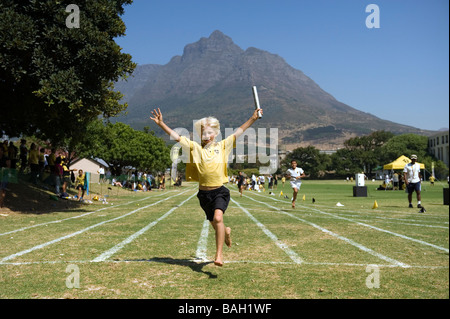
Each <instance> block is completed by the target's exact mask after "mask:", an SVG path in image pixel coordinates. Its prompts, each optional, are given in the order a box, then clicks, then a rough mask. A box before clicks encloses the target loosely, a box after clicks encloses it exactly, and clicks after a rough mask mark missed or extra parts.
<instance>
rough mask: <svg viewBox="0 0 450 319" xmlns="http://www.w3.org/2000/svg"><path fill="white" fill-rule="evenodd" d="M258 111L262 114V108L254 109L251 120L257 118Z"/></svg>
mask: <svg viewBox="0 0 450 319" xmlns="http://www.w3.org/2000/svg"><path fill="white" fill-rule="evenodd" d="M259 112H261V116H262V115H263V109H256V110H255V111H254V112H253V115H252V120H254V121H256V120H258V119H259V115H258V113H259Z"/></svg>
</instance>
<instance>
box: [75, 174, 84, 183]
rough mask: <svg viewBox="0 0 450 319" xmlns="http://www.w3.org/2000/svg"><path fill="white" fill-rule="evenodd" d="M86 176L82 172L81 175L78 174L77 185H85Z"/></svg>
mask: <svg viewBox="0 0 450 319" xmlns="http://www.w3.org/2000/svg"><path fill="white" fill-rule="evenodd" d="M84 177H85V175H84V174H82V175H81V176H80V175H79V174H78V175H77V177H76V178H75V185H77V186H78V185H84Z"/></svg>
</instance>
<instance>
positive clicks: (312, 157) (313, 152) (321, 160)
mask: <svg viewBox="0 0 450 319" xmlns="http://www.w3.org/2000/svg"><path fill="white" fill-rule="evenodd" d="M291 160H296V161H297V164H298V167H301V168H302V169H303V170H304V171H305V174H306V175H307V176H309V177H310V178H319V177H322V176H323V175H324V173H325V169H326V168H327V166H328V164H329V163H330V158H329V156H328V155H326V154H322V153H320V151H319V150H318V149H317V148H315V147H314V146H307V147H299V148H296V149H294V150H293V151H292V153H290V154H288V155H287V156H286V158H285V160H284V161H283V162H282V163H281V166H282V170H283V172H285V171H286V170H287V169H288V168H289V167H290V166H291V164H290V163H291Z"/></svg>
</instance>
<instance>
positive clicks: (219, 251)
mask: <svg viewBox="0 0 450 319" xmlns="http://www.w3.org/2000/svg"><path fill="white" fill-rule="evenodd" d="M259 111H260V112H261V114H262V110H261V109H260V110H259ZM152 115H153V117H151V116H150V119H152V120H153V121H154V122H155V123H156V124H157V125H158V126H159V127H160V128H162V129H163V130H164V132H166V133H167V134H168V135H170V136H171V138H172V139H173V140H175V141H177V142H179V143H180V144H181V146H182V147H183V149H186V150H189V156H190V161H189V163H187V164H186V179H187V180H195V181H198V182H199V191H198V193H197V197H198V199H199V201H200V206H201V207H202V209H203V210H204V212H205V214H206V218H207V219H208V220H209V221H210V223H211V225H212V227H213V228H214V230H215V232H216V256H215V260H214V264H215V265H216V266H223V243H224V242H225V244H226V245H227V246H228V247H231V228H230V227H225V224H224V221H223V214H224V213H225V210H226V209H227V207H228V203H229V202H230V191H229V190H228V188H226V187H224V186H223V184H224V183H227V182H228V176H227V175H228V174H227V159H228V155H229V154H230V152H231V151H232V149H233V147H235V144H236V139H237V138H238V137H239V136H241V134H242V133H243V132H244V131H245V130H246V129H248V128H249V127H250V126H251V125H252V124H253V123H255V121H256V120H257V119H258V110H255V111H254V112H253V115H252V116H251V117H250V118H249V119H248V121H247V122H245V123H244V124H242V126H241V127H240V128H238V129H237V130H236V132H235V133H233V134H231V135H230V136H228V137H227V138H226V139H224V140H222V141H221V142H216V141H215V138H216V136H217V135H218V134H219V133H220V123H219V121H218V120H217V119H216V118H214V117H207V118H203V119H201V120H199V121H197V122H196V123H195V124H194V127H195V129H196V131H197V132H198V133H199V135H200V137H201V145H199V144H198V143H196V142H194V141H191V140H189V139H188V138H186V137H184V136H180V135H178V133H176V132H175V131H173V130H172V129H171V128H169V127H168V126H167V125H166V124H165V123H164V122H163V116H162V113H161V110H160V109H159V108H158V110H156V109H154V110H153V111H152Z"/></svg>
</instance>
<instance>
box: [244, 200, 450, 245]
mask: <svg viewBox="0 0 450 319" xmlns="http://www.w3.org/2000/svg"><path fill="white" fill-rule="evenodd" d="M255 195H256V196H260V195H257V194H255ZM247 197H248V196H247ZM260 197H264V196H260ZM249 198H250V197H249ZM269 198H270V199H272V200H275V201H278V202H282V203H286V202H285V201H281V200H279V199H276V198H271V197H269ZM299 207H302V208H304V209H307V210H310V211H313V212H317V213H319V214H324V215H328V216H332V217H334V218H337V219H342V220H346V221H349V222H352V223H356V224H358V225H361V226H364V227H368V228H371V229H374V230H377V231H380V232H384V233H387V234H390V235H393V236H396V237H400V238H402V239H406V240H409V241H413V242H416V243H419V244H422V245H426V246H430V247H433V248H435V249H438V250H442V251H444V252H446V253H448V252H449V250H448V248H445V247H441V246H437V245H434V244H431V243H428V242H425V241H423V240H420V239H416V238H412V237H409V236H406V235H402V234H398V233H394V232H391V231H389V230H386V229H382V228H379V227H376V226H372V225H369V224H366V223H361V222H358V221H356V220H354V219H351V218H346V217H342V216H339V215H335V214H331V213H326V212H323V211H321V210H319V209H316V208H312V207H307V206H304V205H299Z"/></svg>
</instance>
